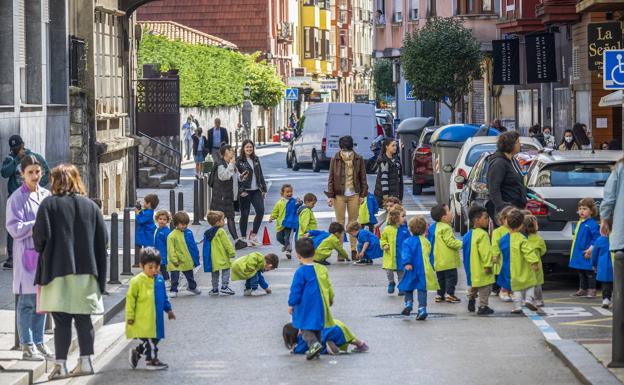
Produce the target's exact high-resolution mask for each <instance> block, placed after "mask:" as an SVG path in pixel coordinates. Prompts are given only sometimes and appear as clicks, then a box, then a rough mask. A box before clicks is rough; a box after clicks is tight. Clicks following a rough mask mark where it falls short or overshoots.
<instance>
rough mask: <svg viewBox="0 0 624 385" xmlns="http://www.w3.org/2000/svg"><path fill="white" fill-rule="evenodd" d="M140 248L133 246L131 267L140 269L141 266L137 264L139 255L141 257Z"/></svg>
mask: <svg viewBox="0 0 624 385" xmlns="http://www.w3.org/2000/svg"><path fill="white" fill-rule="evenodd" d="M141 249H142V247H141V246H137V245H134V263H133V264H132V267H134V268H137V267H141V264H140V263H139V262H140V260H139V258H140V255H141Z"/></svg>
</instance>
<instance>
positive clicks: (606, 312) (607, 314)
mask: <svg viewBox="0 0 624 385" xmlns="http://www.w3.org/2000/svg"><path fill="white" fill-rule="evenodd" d="M594 310H596V311H597V312H598V313H600V314H602V315H606V316H608V317H611V316H613V313H612V312H611V311H610V310H608V309H603V308H602V307H600V306H594Z"/></svg>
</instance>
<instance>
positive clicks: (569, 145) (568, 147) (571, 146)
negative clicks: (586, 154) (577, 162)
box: [559, 129, 581, 151]
mask: <svg viewBox="0 0 624 385" xmlns="http://www.w3.org/2000/svg"><path fill="white" fill-rule="evenodd" d="M580 149H581V148H580V147H579V146H578V145H577V144H576V139H575V138H574V132H572V130H570V129H568V130H565V131H564V132H563V139H562V140H561V143H560V144H559V151H572V150H580Z"/></svg>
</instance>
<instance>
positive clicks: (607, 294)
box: [602, 282, 613, 300]
mask: <svg viewBox="0 0 624 385" xmlns="http://www.w3.org/2000/svg"><path fill="white" fill-rule="evenodd" d="M612 294H613V282H602V299H608V300H611V295H612Z"/></svg>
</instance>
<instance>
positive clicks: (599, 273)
mask: <svg viewBox="0 0 624 385" xmlns="http://www.w3.org/2000/svg"><path fill="white" fill-rule="evenodd" d="M609 232H610V231H609ZM592 266H593V268H594V271H595V272H596V280H597V281H600V284H601V286H602V307H603V308H604V309H608V308H609V306H611V294H612V293H613V254H612V253H611V250H609V237H608V236H606V237H605V236H604V235H601V236H600V237H598V239H596V242H595V243H594V248H593V249H592Z"/></svg>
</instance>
